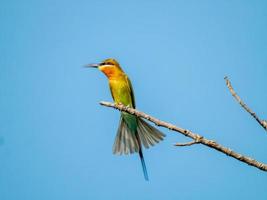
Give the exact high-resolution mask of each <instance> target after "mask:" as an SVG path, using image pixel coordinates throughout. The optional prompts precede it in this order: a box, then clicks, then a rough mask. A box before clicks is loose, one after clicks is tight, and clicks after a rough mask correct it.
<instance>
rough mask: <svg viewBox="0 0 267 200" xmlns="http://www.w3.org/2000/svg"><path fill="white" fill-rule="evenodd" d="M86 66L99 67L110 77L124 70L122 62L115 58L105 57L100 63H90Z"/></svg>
mask: <svg viewBox="0 0 267 200" xmlns="http://www.w3.org/2000/svg"><path fill="white" fill-rule="evenodd" d="M86 67H93V68H98V69H99V70H100V71H102V72H103V73H104V74H105V75H106V76H107V77H108V78H110V77H112V76H116V75H119V74H121V73H123V70H122V69H121V67H120V64H119V63H118V62H117V61H116V60H115V59H113V58H108V59H105V60H104V61H102V62H101V63H99V64H89V65H86Z"/></svg>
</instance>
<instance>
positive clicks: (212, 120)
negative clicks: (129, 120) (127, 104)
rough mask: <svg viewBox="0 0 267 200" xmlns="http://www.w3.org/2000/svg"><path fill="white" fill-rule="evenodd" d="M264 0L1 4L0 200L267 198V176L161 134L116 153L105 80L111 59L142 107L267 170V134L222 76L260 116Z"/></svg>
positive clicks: (266, 32)
mask: <svg viewBox="0 0 267 200" xmlns="http://www.w3.org/2000/svg"><path fill="white" fill-rule="evenodd" d="M266 10H267V3H266V1H263V0H262V1H257V0H256V1H252V0H251V1H246V0H239V1H238V0H234V1H214V0H210V1H208V0H206V1H205V0H204V1H191V0H189V1H171V0H164V1H163V0H158V1H152V0H148V1H141V0H140V1H122V0H121V1H116V0H114V1H108V0H103V1H102V0H99V1H97V0H95V1H92V0H77V1H65V0H64V1H63V0H58V1H52V0H46V1H44V0H43V1H40V0H39V1H36V0H31V1H30V0H25V1H19V0H1V3H0V25H1V31H0V69H1V71H0V141H1V142H0V143H1V145H0V159H1V160H0V199H1V200H19V199H27V200H37V199H38V200H48V199H49V200H59V199H64V200H73V199H79V200H88V199H95V200H102V199H103V200H106V199H118V200H122V199H127V200H136V199H139V200H143V199H146V200H149V199H166V200H169V199H170V200H173V199H205V200H210V199H212V200H213V199H217V200H221V199H230V200H231V199H257V200H265V199H267V190H266V189H267V186H266V184H267V173H266V172H262V171H260V170H258V169H256V168H253V167H249V166H247V165H246V164H243V163H241V162H239V161H236V160H234V159H232V158H229V157H227V156H225V155H223V154H221V153H218V152H216V151H214V150H212V149H209V148H206V147H204V146H201V145H195V146H192V147H184V148H176V147H173V146H172V144H173V143H175V142H186V141H189V140H188V139H187V138H185V137H183V136H180V135H179V134H177V133H174V132H170V131H168V130H165V129H163V128H161V130H162V131H163V132H164V133H165V134H166V135H167V138H166V140H165V141H164V142H162V143H161V144H159V145H157V146H155V147H153V148H151V149H149V150H146V151H145V152H144V154H145V158H146V164H147V168H148V172H149V176H150V181H149V182H146V181H144V178H143V174H142V170H141V164H140V161H139V159H138V156H137V155H132V156H124V157H123V156H121V157H120V156H114V155H112V151H111V149H112V145H113V141H114V138H115V134H116V131H117V126H118V121H119V112H117V111H115V110H113V109H109V108H106V107H101V106H100V105H99V104H98V103H99V101H101V100H105V101H111V96H110V93H109V89H108V84H107V80H106V78H105V76H104V75H103V74H101V73H100V72H99V71H97V70H94V69H85V68H82V66H83V65H84V64H87V63H92V62H93V63H94V62H99V61H101V60H102V59H105V58H109V57H114V58H116V59H118V60H119V61H120V63H121V65H122V67H123V68H124V70H125V71H126V72H127V73H128V75H129V76H130V78H131V80H132V83H133V86H134V89H135V95H136V102H137V107H138V109H140V110H142V111H145V112H147V113H149V114H152V115H153V116H156V117H158V118H161V119H164V120H166V121H169V122H172V123H174V124H176V125H179V126H181V127H184V128H187V129H190V130H193V131H195V132H198V133H200V134H202V135H204V136H205V137H207V138H210V139H214V140H216V141H218V142H219V143H221V144H223V145H225V146H227V147H230V148H232V149H234V150H236V151H238V152H240V153H242V154H245V155H249V156H251V157H253V158H255V159H257V160H259V161H262V162H265V163H267V145H266V144H267V135H266V132H264V130H263V129H262V127H260V126H259V125H258V124H257V123H256V122H255V121H254V120H253V119H252V118H251V117H250V116H249V115H248V114H247V113H246V112H245V111H244V110H242V108H241V107H240V106H239V105H238V104H237V103H236V102H235V101H234V99H233V98H232V96H231V95H230V93H229V91H228V89H227V88H226V86H225V82H224V79H223V78H224V76H225V75H228V76H229V77H230V79H231V80H232V84H233V86H234V87H235V89H236V90H237V92H238V93H239V95H240V96H241V97H242V98H243V99H244V100H245V102H246V103H247V104H248V105H249V106H250V107H251V108H252V109H253V110H255V111H256V112H257V113H258V115H259V116H260V117H262V118H265V119H266V118H267V106H266V102H267V93H266V85H267V79H266V77H267V76H266V75H267V56H266V55H267V13H266Z"/></svg>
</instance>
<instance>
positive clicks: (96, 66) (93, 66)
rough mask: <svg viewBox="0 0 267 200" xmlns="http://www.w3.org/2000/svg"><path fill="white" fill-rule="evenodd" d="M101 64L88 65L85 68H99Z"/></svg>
mask: <svg viewBox="0 0 267 200" xmlns="http://www.w3.org/2000/svg"><path fill="white" fill-rule="evenodd" d="M98 66H99V64H88V65H85V66H84V67H90V68H98Z"/></svg>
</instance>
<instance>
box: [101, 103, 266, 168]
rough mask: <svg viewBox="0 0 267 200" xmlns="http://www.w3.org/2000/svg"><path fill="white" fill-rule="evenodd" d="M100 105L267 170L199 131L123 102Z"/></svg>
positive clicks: (261, 164) (258, 163) (262, 165)
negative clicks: (181, 126) (163, 119)
mask: <svg viewBox="0 0 267 200" xmlns="http://www.w3.org/2000/svg"><path fill="white" fill-rule="evenodd" d="M100 105H102V106H106V107H112V108H115V109H117V110H120V111H124V112H127V113H130V114H132V115H135V116H137V117H141V118H144V119H147V120H149V121H151V122H153V123H154V124H156V125H158V126H162V127H165V128H168V129H170V130H172V131H176V132H179V133H181V134H183V135H184V136H186V137H190V138H192V139H193V140H194V141H197V142H198V143H200V144H203V145H205V146H208V147H210V148H212V149H215V150H217V151H220V152H222V153H224V154H226V155H228V156H231V157H233V158H235V159H237V160H239V161H241V162H244V163H246V164H248V165H251V166H253V167H256V168H258V169H260V170H263V171H267V165H266V164H264V163H260V162H258V161H256V160H254V159H252V158H249V157H247V156H243V155H241V154H239V153H236V152H234V151H233V150H231V149H229V148H226V147H224V146H222V145H220V144H218V143H217V142H215V141H213V140H208V139H206V138H204V137H203V136H201V135H199V134H197V133H193V132H191V131H189V130H187V129H183V128H180V127H177V126H174V125H173V124H170V123H167V122H164V121H161V120H159V119H157V118H155V117H152V116H150V115H148V114H146V113H144V112H141V111H138V110H136V109H133V108H130V107H127V106H124V105H122V104H119V105H117V104H114V103H109V102H104V101H101V102H100Z"/></svg>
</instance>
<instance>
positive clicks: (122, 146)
mask: <svg viewBox="0 0 267 200" xmlns="http://www.w3.org/2000/svg"><path fill="white" fill-rule="evenodd" d="M87 67H93V68H98V69H99V70H100V71H102V72H103V73H104V74H105V75H106V76H107V78H108V80H109V87H110V91H111V95H112V98H113V100H114V101H115V103H116V104H123V105H124V106H129V107H131V108H135V99H134V92H133V88H132V84H131V81H130V79H129V78H128V76H127V75H126V74H125V73H124V71H123V70H122V68H121V67H120V65H119V63H118V62H117V61H116V60H115V59H111V58H110V59H106V60H104V61H103V62H101V63H99V64H90V65H87ZM164 137H165V135H164V134H163V133H161V132H160V131H159V130H157V129H156V128H154V127H153V126H151V125H150V124H148V123H147V122H145V121H144V120H143V119H141V118H138V117H136V116H134V115H131V114H128V113H126V112H121V117H120V124H119V128H118V131H117V136H116V138H115V142H114V145H113V153H114V154H118V155H122V154H129V153H130V154H132V153H139V156H140V159H141V164H142V168H143V172H144V177H145V179H146V180H148V174H147V169H146V164H145V160H144V156H143V152H142V145H143V146H144V147H145V148H149V147H150V146H153V145H155V144H156V143H158V142H159V141H161V140H163V138H164Z"/></svg>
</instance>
